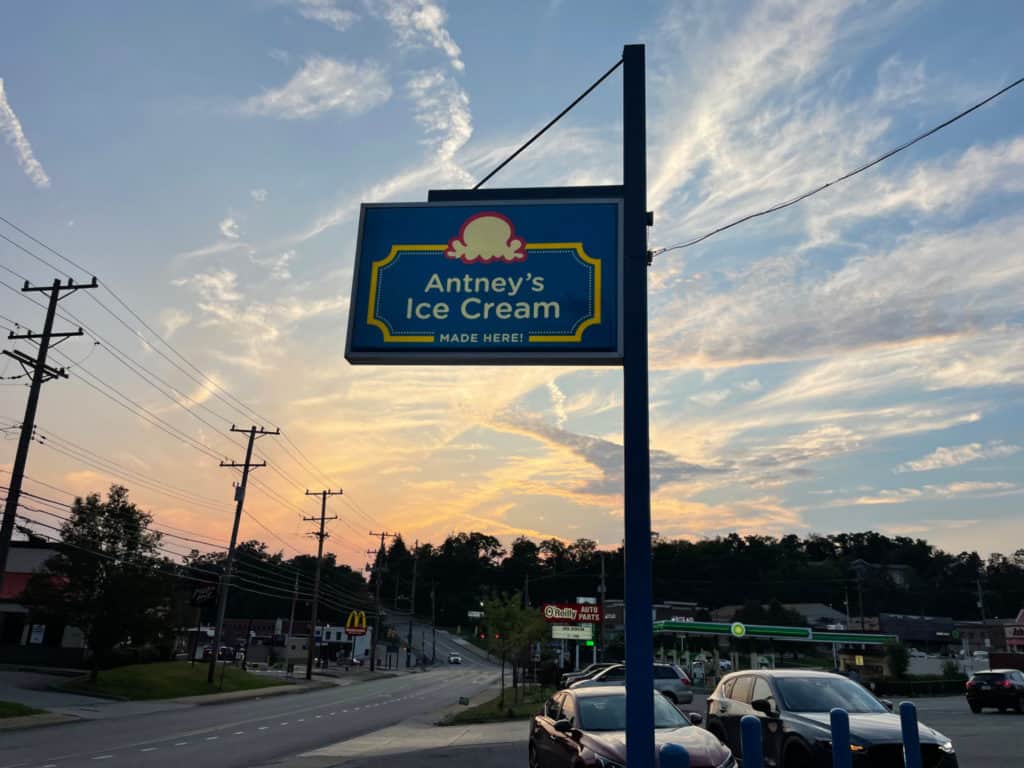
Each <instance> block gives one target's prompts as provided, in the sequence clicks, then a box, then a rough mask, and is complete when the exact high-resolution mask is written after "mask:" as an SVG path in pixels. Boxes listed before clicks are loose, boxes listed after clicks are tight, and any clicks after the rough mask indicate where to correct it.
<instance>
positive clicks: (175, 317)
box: [160, 308, 192, 339]
mask: <svg viewBox="0 0 1024 768" xmlns="http://www.w3.org/2000/svg"><path fill="white" fill-rule="evenodd" d="M191 319H192V316H191V315H189V314H188V313H187V312H183V311H182V310H180V309H173V308H172V309H165V310H163V311H162V312H161V313H160V325H161V327H162V328H163V332H164V336H166V337H167V338H168V339H169V338H171V337H172V336H173V335H174V334H175V333H177V332H178V331H179V330H180V329H182V328H184V327H185V326H186V325H188V324H189V321H190V320H191Z"/></svg>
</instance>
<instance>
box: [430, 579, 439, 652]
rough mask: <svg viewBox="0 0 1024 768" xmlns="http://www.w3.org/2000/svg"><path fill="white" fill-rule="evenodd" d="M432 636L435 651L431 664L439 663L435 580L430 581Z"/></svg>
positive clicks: (433, 650)
mask: <svg viewBox="0 0 1024 768" xmlns="http://www.w3.org/2000/svg"><path fill="white" fill-rule="evenodd" d="M430 635H431V638H430V639H431V642H432V643H433V649H432V650H431V651H430V663H431V664H436V663H437V610H436V605H435V603H434V580H433V579H431V580H430Z"/></svg>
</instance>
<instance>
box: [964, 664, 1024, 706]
mask: <svg viewBox="0 0 1024 768" xmlns="http://www.w3.org/2000/svg"><path fill="white" fill-rule="evenodd" d="M967 704H968V705H969V706H970V707H971V712H974V713H975V714H977V713H978V712H981V710H982V708H983V707H993V708H995V709H998V710H999V711H1000V712H1005V711H1006V710H1007V709H1012V710H1013V711H1015V712H1024V673H1022V672H1021V671H1020V670H1019V669H986V670H984V671H982V672H975V673H974V674H973V675H971V679H970V680H968V681H967Z"/></svg>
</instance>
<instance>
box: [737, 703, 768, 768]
mask: <svg viewBox="0 0 1024 768" xmlns="http://www.w3.org/2000/svg"><path fill="white" fill-rule="evenodd" d="M740 755H741V756H742V757H743V765H749V766H751V767H752V768H761V766H763V765H764V749H763V747H762V745H761V718H759V717H754V715H744V716H743V719H742V720H740Z"/></svg>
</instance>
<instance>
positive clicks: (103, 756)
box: [93, 755, 113, 760]
mask: <svg viewBox="0 0 1024 768" xmlns="http://www.w3.org/2000/svg"><path fill="white" fill-rule="evenodd" d="M112 757H113V755H96V757H94V758H93V760H109V759H110V758H112Z"/></svg>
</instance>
